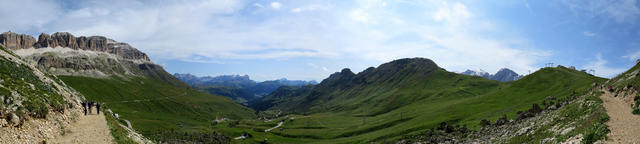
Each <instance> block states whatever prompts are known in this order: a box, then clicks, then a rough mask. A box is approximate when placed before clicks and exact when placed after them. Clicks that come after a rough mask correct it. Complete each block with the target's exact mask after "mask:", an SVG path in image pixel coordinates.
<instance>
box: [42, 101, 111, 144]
mask: <svg viewBox="0 0 640 144" xmlns="http://www.w3.org/2000/svg"><path fill="white" fill-rule="evenodd" d="M83 114H84V113H83ZM65 131H66V134H65V135H62V136H58V137H56V138H54V139H52V140H51V143H56V144H57V143H61V144H67V143H90V144H110V143H113V137H112V136H111V133H110V132H109V126H108V125H107V121H106V119H105V117H104V113H100V114H96V108H95V107H94V108H93V109H92V112H91V114H88V113H87V115H86V116H85V115H81V116H80V117H79V120H78V121H77V122H75V123H72V124H71V125H70V126H69V127H68V128H66V130H65Z"/></svg>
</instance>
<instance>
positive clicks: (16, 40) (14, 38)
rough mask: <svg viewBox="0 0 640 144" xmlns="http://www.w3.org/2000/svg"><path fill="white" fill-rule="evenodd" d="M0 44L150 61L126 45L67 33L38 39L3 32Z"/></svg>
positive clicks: (145, 55)
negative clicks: (78, 51)
mask: <svg viewBox="0 0 640 144" xmlns="http://www.w3.org/2000/svg"><path fill="white" fill-rule="evenodd" d="M0 44H3V45H5V46H6V48H8V49H10V50H14V51H16V50H24V49H30V48H33V49H36V50H31V51H30V52H32V51H34V52H37V51H51V50H41V49H42V48H54V49H56V48H69V49H72V50H86V51H94V52H103V53H108V54H112V55H115V56H117V57H120V58H123V59H127V60H141V61H145V62H150V61H151V60H150V59H149V56H147V54H145V53H143V52H141V51H139V50H138V49H136V48H134V47H132V46H131V45H129V44H127V43H123V42H117V41H115V40H113V39H109V38H107V37H104V36H89V37H85V36H80V37H76V36H74V35H73V34H71V33H69V32H55V33H53V34H52V35H49V34H46V33H41V34H40V35H39V36H38V39H35V38H34V37H32V36H30V35H26V34H17V33H14V32H4V33H2V34H0Z"/></svg>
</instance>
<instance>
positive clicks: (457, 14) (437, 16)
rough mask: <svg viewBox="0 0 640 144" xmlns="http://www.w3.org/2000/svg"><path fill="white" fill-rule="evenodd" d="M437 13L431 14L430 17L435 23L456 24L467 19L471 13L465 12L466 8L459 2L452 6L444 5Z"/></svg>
mask: <svg viewBox="0 0 640 144" xmlns="http://www.w3.org/2000/svg"><path fill="white" fill-rule="evenodd" d="M444 5H445V6H443V7H440V8H439V9H438V11H436V12H435V13H433V15H432V17H433V19H434V20H436V21H447V22H452V23H457V22H458V21H461V20H465V19H468V18H469V17H471V13H470V12H469V10H467V6H465V5H464V4H462V3H460V2H456V3H455V4H453V5H452V6H449V5H447V4H444Z"/></svg>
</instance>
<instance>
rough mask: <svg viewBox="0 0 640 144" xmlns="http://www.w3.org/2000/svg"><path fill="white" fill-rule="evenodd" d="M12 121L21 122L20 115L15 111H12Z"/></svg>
mask: <svg viewBox="0 0 640 144" xmlns="http://www.w3.org/2000/svg"><path fill="white" fill-rule="evenodd" d="M11 123H13V124H14V125H17V124H19V123H20V117H18V115H16V114H15V113H11Z"/></svg>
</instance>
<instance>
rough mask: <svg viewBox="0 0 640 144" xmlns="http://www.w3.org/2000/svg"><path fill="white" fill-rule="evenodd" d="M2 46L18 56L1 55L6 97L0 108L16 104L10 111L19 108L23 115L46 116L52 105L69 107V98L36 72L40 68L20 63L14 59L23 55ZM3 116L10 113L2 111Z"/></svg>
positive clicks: (0, 84)
mask: <svg viewBox="0 0 640 144" xmlns="http://www.w3.org/2000/svg"><path fill="white" fill-rule="evenodd" d="M0 50H2V51H4V52H6V53H8V54H10V55H13V56H14V57H13V58H11V57H6V58H5V57H0V96H1V97H2V100H3V101H2V102H0V110H1V109H11V108H16V109H13V110H6V111H9V112H15V113H16V114H17V115H18V116H19V117H20V118H21V119H23V118H24V117H26V116H27V115H29V116H32V117H36V118H46V116H47V114H48V113H49V109H53V110H54V111H59V112H61V111H63V110H64V109H65V106H66V105H67V101H65V99H64V98H63V96H62V95H60V94H59V93H58V92H57V91H58V90H57V89H56V88H55V87H54V86H52V85H50V84H49V83H46V82H43V81H41V80H40V78H39V77H38V76H37V75H36V74H35V73H34V71H36V70H34V69H31V68H30V67H28V66H26V65H24V64H18V63H16V62H15V61H14V60H15V59H18V58H19V57H18V56H16V55H15V54H14V53H12V52H10V51H8V50H6V49H5V48H4V47H2V46H0ZM46 76H47V77H49V78H51V79H52V80H53V81H55V82H58V81H59V80H58V79H55V78H54V77H52V76H50V75H46ZM12 91H13V92H16V94H17V97H14V96H13V95H14V94H12ZM18 102H21V104H20V103H18ZM0 116H7V114H0Z"/></svg>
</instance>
